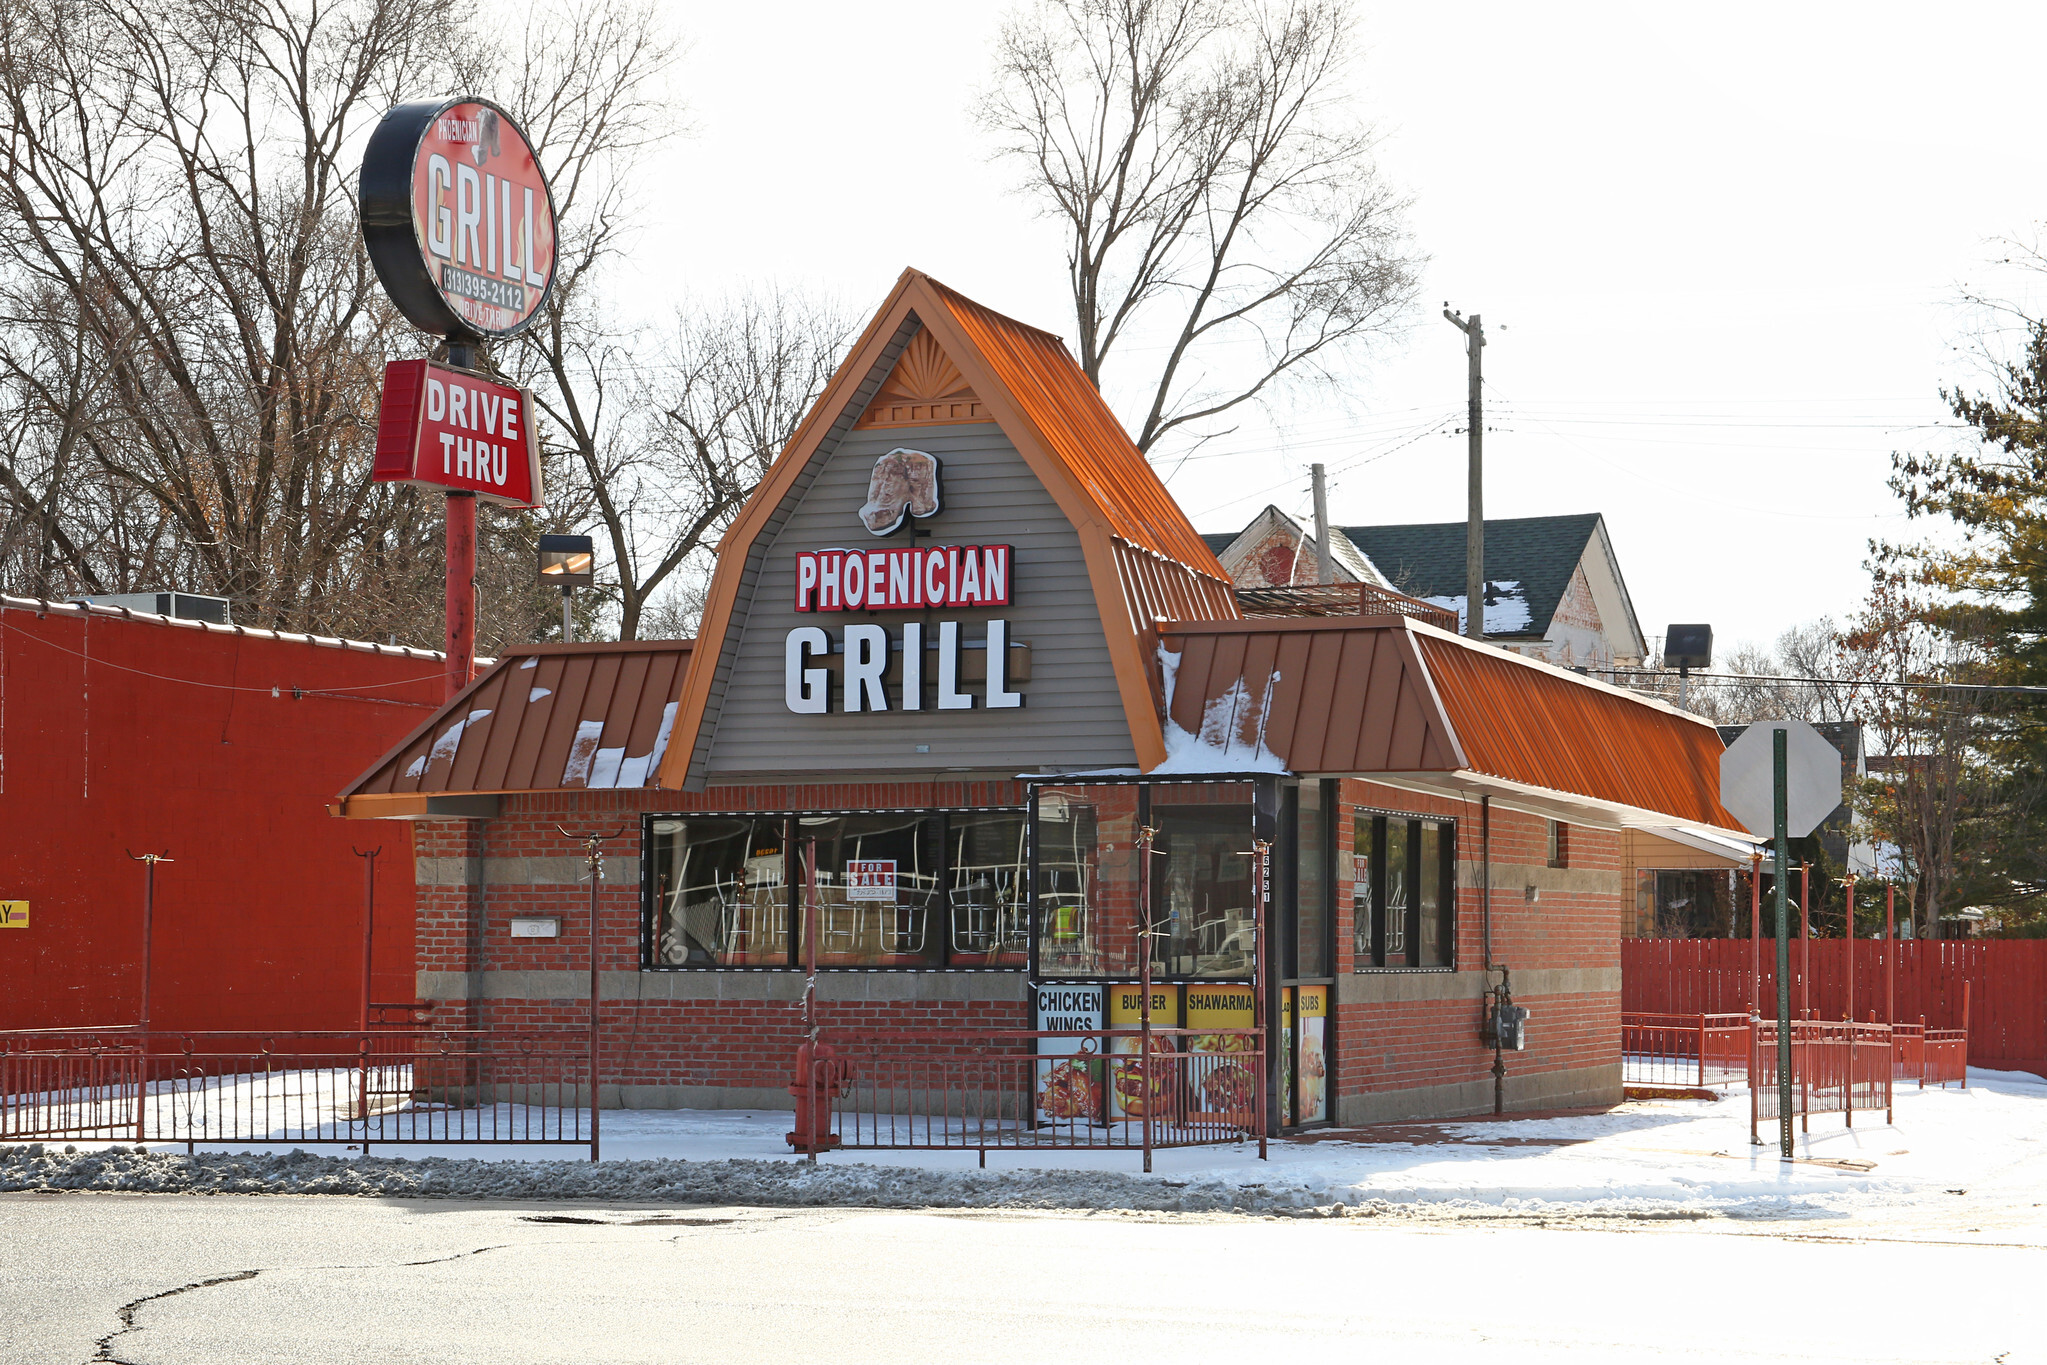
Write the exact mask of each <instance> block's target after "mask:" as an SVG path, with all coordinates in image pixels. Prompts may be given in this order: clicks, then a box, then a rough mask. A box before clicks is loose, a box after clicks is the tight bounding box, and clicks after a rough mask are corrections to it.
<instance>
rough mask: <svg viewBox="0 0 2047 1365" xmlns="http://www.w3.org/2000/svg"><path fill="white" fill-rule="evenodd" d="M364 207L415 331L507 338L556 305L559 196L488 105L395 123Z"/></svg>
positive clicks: (378, 156)
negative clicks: (552, 300)
mask: <svg viewBox="0 0 2047 1365" xmlns="http://www.w3.org/2000/svg"><path fill="white" fill-rule="evenodd" d="M361 199H362V226H363V242H364V244H365V245H366V246H367V247H368V248H369V253H370V260H371V262H372V263H373V264H374V265H375V266H376V269H377V278H378V279H379V280H380V281H382V282H383V285H384V292H385V293H387V294H389V295H390V296H391V301H392V302H393V303H395V304H397V305H398V308H399V311H401V312H403V313H404V314H405V316H406V317H407V318H409V319H411V321H412V323H413V324H414V325H415V326H417V327H420V328H422V329H424V330H425V331H429V332H432V333H434V334H436V335H438V336H446V337H458V336H471V337H484V338H490V337H508V336H511V335H513V334H515V333H517V332H519V331H521V330H523V329H524V328H525V327H526V326H527V325H528V324H529V323H531V322H532V321H533V318H534V316H535V315H536V314H537V313H538V312H539V311H540V306H541V304H542V303H543V302H545V301H546V298H547V292H548V289H549V287H550V285H551V284H552V283H553V280H554V266H555V236H554V227H555V224H554V197H553V195H552V194H550V193H549V191H548V187H547V177H546V176H544V175H542V174H541V172H540V165H539V163H538V162H537V161H536V160H535V159H534V156H533V148H532V146H531V144H529V143H528V142H527V141H526V135H525V134H524V133H523V132H521V131H520V130H519V126H518V125H517V124H515V123H513V122H512V119H511V116H510V115H508V114H506V113H505V112H504V110H502V109H500V108H498V107H497V106H496V105H494V104H492V103H490V102H489V101H488V100H480V99H468V98H462V99H432V100H414V101H412V102H410V103H407V104H401V105H398V106H397V107H396V108H394V109H392V110H391V112H390V113H388V114H386V115H384V119H383V122H381V123H379V124H378V125H377V130H376V132H374V133H372V134H371V135H370V142H369V147H368V149H367V150H366V151H365V152H364V154H363V165H362V194H361Z"/></svg>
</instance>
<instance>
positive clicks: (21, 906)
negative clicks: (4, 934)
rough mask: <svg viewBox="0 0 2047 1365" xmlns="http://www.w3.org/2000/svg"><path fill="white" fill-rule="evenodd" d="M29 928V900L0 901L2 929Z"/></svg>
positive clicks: (0, 925)
mask: <svg viewBox="0 0 2047 1365" xmlns="http://www.w3.org/2000/svg"><path fill="white" fill-rule="evenodd" d="M26 928H28V902H27V901H0V929H26Z"/></svg>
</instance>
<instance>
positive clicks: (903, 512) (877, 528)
mask: <svg viewBox="0 0 2047 1365" xmlns="http://www.w3.org/2000/svg"><path fill="white" fill-rule="evenodd" d="M937 512H938V457H937V456H936V455H927V454H925V453H924V452H923V451H921V450H904V449H901V448H898V449H895V450H891V451H890V452H889V453H888V454H886V455H884V456H882V457H881V458H880V459H878V460H876V461H875V462H874V472H873V473H872V474H870V475H868V477H867V503H866V505H865V506H863V507H862V508H861V509H860V524H861V525H863V526H865V527H866V528H867V529H868V530H869V531H871V532H872V533H874V534H875V535H878V536H885V535H888V534H890V533H891V532H894V531H897V530H900V529H901V527H902V524H903V521H904V519H905V518H907V517H928V516H934V515H936V514H937Z"/></svg>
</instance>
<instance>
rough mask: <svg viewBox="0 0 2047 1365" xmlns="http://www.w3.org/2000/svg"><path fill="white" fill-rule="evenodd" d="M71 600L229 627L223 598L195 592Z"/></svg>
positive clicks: (98, 595) (109, 594) (116, 594)
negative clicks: (205, 595) (180, 617)
mask: <svg viewBox="0 0 2047 1365" xmlns="http://www.w3.org/2000/svg"><path fill="white" fill-rule="evenodd" d="M71 600H72V601H74V602H90V603H91V604H92V605H94V606H96V607H126V608H127V609H128V610H130V611H150V612H155V613H156V614H157V615H158V616H182V617H184V618H185V619H186V620H188V621H211V622H213V623H214V624H215V625H222V626H225V625H228V624H230V622H229V621H228V615H227V599H226V598H225V597H204V596H201V595H200V594H198V593H196V592H103V593H95V594H93V595H92V596H91V597H74V598H72V599H71Z"/></svg>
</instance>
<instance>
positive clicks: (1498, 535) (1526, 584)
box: [1337, 512, 1600, 636]
mask: <svg viewBox="0 0 2047 1365" xmlns="http://www.w3.org/2000/svg"><path fill="white" fill-rule="evenodd" d="M1599 524H1600V515H1599V513H1597V512H1580V513H1577V514H1575V515H1572V516H1563V517H1502V518H1499V519H1497V520H1495V519H1494V518H1491V517H1488V518H1486V524H1485V570H1486V577H1487V578H1488V579H1489V580H1491V581H1493V582H1498V583H1508V582H1518V583H1519V584H1520V585H1521V591H1522V593H1523V594H1524V595H1525V596H1526V598H1527V600H1528V614H1529V617H1530V619H1531V626H1530V629H1529V630H1528V631H1527V633H1528V634H1530V635H1538V636H1539V635H1546V634H1548V633H1549V623H1550V618H1551V617H1552V616H1554V615H1556V610H1557V603H1558V602H1560V601H1562V600H1563V596H1564V592H1565V591H1566V590H1567V589H1568V588H1569V587H1570V586H1571V575H1572V574H1573V573H1574V572H1575V571H1576V570H1577V568H1578V561H1579V560H1581V559H1583V558H1584V556H1585V546H1586V545H1587V544H1588V543H1589V542H1590V541H1591V539H1592V533H1593V532H1594V531H1595V530H1597V529H1598V527H1599ZM1337 529H1339V530H1341V531H1342V532H1343V533H1344V534H1345V535H1346V536H1349V537H1350V540H1351V543H1352V544H1353V545H1355V546H1357V547H1358V548H1359V549H1360V550H1363V551H1364V552H1365V554H1366V556H1367V557H1369V558H1370V559H1371V561H1372V562H1373V563H1374V564H1376V565H1378V566H1379V572H1380V573H1383V574H1385V575H1386V577H1387V579H1388V580H1389V581H1390V582H1391V583H1392V584H1393V586H1394V587H1396V588H1398V589H1399V590H1400V591H1402V592H1404V593H1408V594H1410V595H1412V596H1415V597H1462V596H1463V595H1464V532H1465V525H1464V523H1463V522H1461V521H1435V522H1424V523H1421V524H1419V525H1411V526H1343V527H1339V528H1337Z"/></svg>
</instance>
